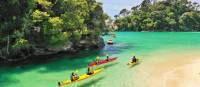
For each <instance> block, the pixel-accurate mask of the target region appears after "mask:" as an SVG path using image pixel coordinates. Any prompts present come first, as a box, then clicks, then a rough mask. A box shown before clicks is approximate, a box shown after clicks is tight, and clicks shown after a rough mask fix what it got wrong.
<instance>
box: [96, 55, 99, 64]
mask: <svg viewBox="0 0 200 87" xmlns="http://www.w3.org/2000/svg"><path fill="white" fill-rule="evenodd" d="M99 61H100V57H99V56H97V57H96V63H97V64H98V63H99Z"/></svg>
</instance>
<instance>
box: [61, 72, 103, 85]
mask: <svg viewBox="0 0 200 87" xmlns="http://www.w3.org/2000/svg"><path fill="white" fill-rule="evenodd" d="M102 70H103V68H101V69H97V70H95V71H94V73H93V74H92V75H87V74H84V75H80V76H79V79H78V80H76V81H71V80H64V81H61V82H58V86H64V85H68V84H71V83H75V82H79V81H82V80H84V79H88V78H90V77H92V76H95V75H96V74H98V73H100V72H101V71H102Z"/></svg>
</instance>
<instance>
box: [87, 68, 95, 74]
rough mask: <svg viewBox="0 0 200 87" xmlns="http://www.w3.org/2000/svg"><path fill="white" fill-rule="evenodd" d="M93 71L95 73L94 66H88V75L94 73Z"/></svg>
mask: <svg viewBox="0 0 200 87" xmlns="http://www.w3.org/2000/svg"><path fill="white" fill-rule="evenodd" d="M93 73H94V70H93V69H92V67H88V70H87V75H92V74H93Z"/></svg>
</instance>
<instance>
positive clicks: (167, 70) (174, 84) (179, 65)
mask: <svg viewBox="0 0 200 87" xmlns="http://www.w3.org/2000/svg"><path fill="white" fill-rule="evenodd" d="M166 53H167V54H169V55H166ZM199 53H200V50H198V51H197V50H195V51H177V52H176V53H173V52H167V51H163V52H159V53H157V52H155V53H153V54H152V55H156V56H151V59H149V60H147V61H145V62H144V63H143V64H141V65H140V66H138V67H137V71H136V75H135V78H134V79H133V82H135V85H136V86H135V87H199V84H200V67H198V66H200V54H199ZM153 57H154V58H153ZM157 58H160V59H158V60H155V59H157Z"/></svg>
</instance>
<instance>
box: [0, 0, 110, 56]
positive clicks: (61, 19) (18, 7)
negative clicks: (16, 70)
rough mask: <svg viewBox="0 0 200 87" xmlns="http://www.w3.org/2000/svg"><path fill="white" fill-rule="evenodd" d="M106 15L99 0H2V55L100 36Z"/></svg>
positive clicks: (0, 8) (24, 52)
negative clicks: (97, 0)
mask: <svg viewBox="0 0 200 87" xmlns="http://www.w3.org/2000/svg"><path fill="white" fill-rule="evenodd" d="M106 18H107V17H106V15H105V14H104V12H103V9H102V4H101V3H99V2H96V1H95V0H0V35H1V36H0V58H4V59H6V58H13V56H16V55H19V54H21V55H23V56H26V55H27V54H29V53H26V52H31V51H32V49H34V48H38V47H39V48H57V47H64V46H66V45H68V43H69V42H73V43H75V42H77V41H79V40H80V39H81V38H83V37H85V36H95V37H99V35H100V34H102V33H103V32H104V31H106V30H105V29H106V26H105V19H106ZM20 57H21V56H20ZM16 58H17V57H16Z"/></svg>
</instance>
